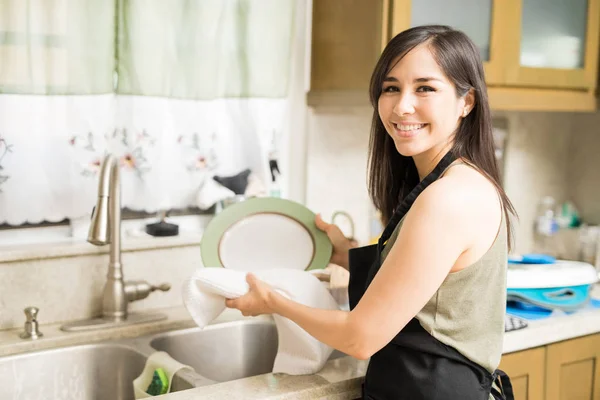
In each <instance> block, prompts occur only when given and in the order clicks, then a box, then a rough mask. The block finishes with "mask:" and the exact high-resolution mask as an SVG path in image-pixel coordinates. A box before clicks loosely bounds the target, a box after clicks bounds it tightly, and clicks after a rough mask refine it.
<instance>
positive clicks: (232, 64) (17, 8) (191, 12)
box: [0, 0, 295, 100]
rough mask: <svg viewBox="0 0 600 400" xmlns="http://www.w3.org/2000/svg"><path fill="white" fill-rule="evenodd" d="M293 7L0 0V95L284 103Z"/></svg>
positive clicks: (276, 2)
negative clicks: (281, 100)
mask: <svg viewBox="0 0 600 400" xmlns="http://www.w3.org/2000/svg"><path fill="white" fill-rule="evenodd" d="M294 9H295V1H294V0H168V1H165V0H118V2H117V0H0V93H19V94H42V95H44V94H46V95H49V94H59V95H60V94H101V93H113V92H116V93H119V94H126V95H141V96H162V97H170V98H182V99H198V100H207V99H215V98H238V97H241V98H256V97H263V98H281V97H285V96H286V94H287V92H288V81H289V76H290V69H291V68H290V67H291V66H290V59H291V47H292V40H293V32H294V26H293V20H294Z"/></svg>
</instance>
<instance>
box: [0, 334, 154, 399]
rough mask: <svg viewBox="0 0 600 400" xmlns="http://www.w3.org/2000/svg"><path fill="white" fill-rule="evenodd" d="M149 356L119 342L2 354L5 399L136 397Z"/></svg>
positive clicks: (0, 369) (0, 374)
mask: <svg viewBox="0 0 600 400" xmlns="http://www.w3.org/2000/svg"><path fill="white" fill-rule="evenodd" d="M145 361H146V356H144V355H143V354H141V353H139V352H138V351H136V350H134V349H132V348H129V347H125V346H121V345H116V344H94V345H81V346H72V347H64V348H59V349H53V350H44V351H39V352H34V353H27V354H22V355H15V356H8V357H2V358H0V388H1V389H0V390H1V391H2V399H6V400H9V399H10V400H13V399H14V400H21V399H61V400H67V399H73V400H87V399H89V400H92V399H93V400H129V399H133V398H134V397H133V386H132V381H133V380H134V379H135V378H136V377H137V376H138V375H140V373H141V372H142V370H143V369H144V363H145Z"/></svg>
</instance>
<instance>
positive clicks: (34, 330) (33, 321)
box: [19, 307, 44, 339]
mask: <svg viewBox="0 0 600 400" xmlns="http://www.w3.org/2000/svg"><path fill="white" fill-rule="evenodd" d="M23 311H24V312H25V318H26V319H27V320H26V321H25V330H24V331H23V332H22V333H21V334H20V335H19V337H20V338H22V339H37V338H40V337H42V336H44V335H43V334H42V332H40V331H39V329H38V322H37V314H38V312H39V311H40V309H39V308H37V307H27V308H25V310H23Z"/></svg>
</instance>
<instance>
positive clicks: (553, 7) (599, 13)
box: [500, 0, 600, 91]
mask: <svg viewBox="0 0 600 400" xmlns="http://www.w3.org/2000/svg"><path fill="white" fill-rule="evenodd" d="M508 3H513V4H512V8H511V10H512V13H513V14H512V19H513V20H514V22H515V23H514V26H510V27H502V28H501V31H500V34H501V35H502V34H503V32H505V33H506V36H507V37H508V38H511V40H510V43H511V44H512V46H509V47H510V49H509V51H508V54H507V58H508V61H507V63H508V64H509V71H508V75H507V82H506V83H507V84H510V85H515V86H535V87H550V88H568V89H586V90H590V91H591V90H593V89H595V87H596V78H597V76H596V75H597V72H598V70H597V68H598V43H599V38H598V31H599V25H600V21H599V20H600V0H569V1H564V0H509V1H508ZM509 30H510V31H509ZM515 39H516V40H515Z"/></svg>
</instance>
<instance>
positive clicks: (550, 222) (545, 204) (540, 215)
mask: <svg viewBox="0 0 600 400" xmlns="http://www.w3.org/2000/svg"><path fill="white" fill-rule="evenodd" d="M555 207H556V202H555V200H554V198H552V197H550V196H545V197H543V198H542V199H541V200H540V202H539V204H538V207H537V213H536V217H535V222H534V224H535V225H534V235H533V236H534V244H533V247H534V250H533V251H534V252H535V253H540V254H547V255H550V256H554V257H556V256H557V255H558V254H557V246H556V244H557V243H555V242H556V233H557V232H558V228H559V226H558V222H557V218H556V213H555Z"/></svg>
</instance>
